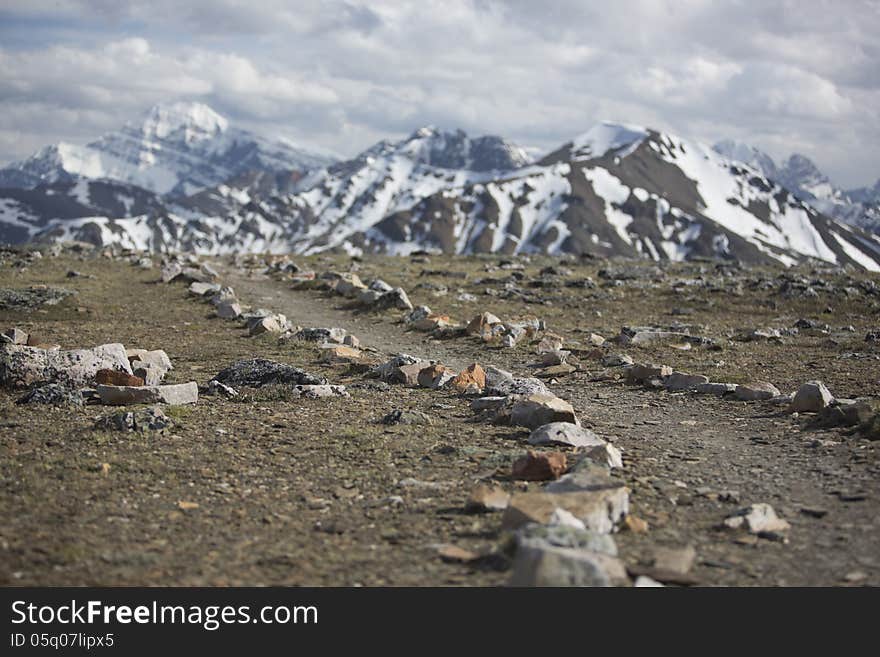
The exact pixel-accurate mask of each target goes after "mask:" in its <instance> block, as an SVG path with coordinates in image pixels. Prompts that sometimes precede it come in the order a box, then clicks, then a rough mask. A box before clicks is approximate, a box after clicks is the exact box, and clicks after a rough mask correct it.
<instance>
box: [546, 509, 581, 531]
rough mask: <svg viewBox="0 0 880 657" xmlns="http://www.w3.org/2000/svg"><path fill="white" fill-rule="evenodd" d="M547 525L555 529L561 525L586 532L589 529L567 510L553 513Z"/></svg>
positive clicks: (557, 510) (558, 510)
mask: <svg viewBox="0 0 880 657" xmlns="http://www.w3.org/2000/svg"><path fill="white" fill-rule="evenodd" d="M547 524H548V525H551V526H554V527H555V526H557V525H559V526H563V527H575V528H576V529H584V530H585V529H586V528H587V527H586V525H584V523H583V522H581V521H580V520H578V519H577V518H576V517H575V516H574V514H573V513H571V512H569V511H566V510H565V509H556V510H555V511H553V515H551V516H550V520H549V522H548V523H547Z"/></svg>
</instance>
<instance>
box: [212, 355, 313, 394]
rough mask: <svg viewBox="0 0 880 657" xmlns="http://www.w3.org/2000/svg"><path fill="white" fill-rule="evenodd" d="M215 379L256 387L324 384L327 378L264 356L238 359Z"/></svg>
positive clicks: (236, 384)
mask: <svg viewBox="0 0 880 657" xmlns="http://www.w3.org/2000/svg"><path fill="white" fill-rule="evenodd" d="M214 379H215V380H217V381H219V382H220V383H224V384H226V385H228V386H247V387H251V388H258V387H260V386H264V385H277V384H291V385H324V384H326V383H327V379H325V378H324V377H322V376H316V375H313V374H309V373H308V372H305V371H304V370H301V369H300V368H298V367H294V366H293V365H287V364H286V363H279V362H276V361H272V360H267V359H265V358H250V359H246V360H239V361H236V362H235V363H233V364H232V365H230V366H229V367H227V368H225V369H223V370H221V371H220V372H219V373H218V374H217V376H215V377H214Z"/></svg>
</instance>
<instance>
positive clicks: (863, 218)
mask: <svg viewBox="0 0 880 657" xmlns="http://www.w3.org/2000/svg"><path fill="white" fill-rule="evenodd" d="M713 148H714V149H715V150H716V151H717V152H718V153H720V154H722V155H724V156H725V157H727V158H728V159H731V160H736V161H738V162H743V163H745V164H748V165H749V166H752V167H754V168H756V169H757V170H758V171H760V172H761V173H762V174H764V176H766V177H767V178H769V179H770V180H774V181H776V182H778V183H780V184H781V185H782V186H784V187H785V188H786V189H789V190H791V192H792V193H793V194H794V195H795V196H797V197H798V198H799V199H801V200H802V201H804V202H806V203H808V204H809V205H811V206H813V207H814V208H816V209H817V210H819V211H820V212H822V213H824V214H827V215H829V216H831V217H834V218H835V219H840V220H841V221H843V222H845V223H848V224H852V225H855V226H859V227H861V228H864V229H865V230H869V231H873V232H875V233H880V180H878V181H877V184H875V185H874V187H873V188H867V187H862V188H859V189H853V190H848V191H847V190H844V189H842V188H840V187H837V186H836V185H835V184H834V183H833V182H831V180H830V179H829V178H828V176H826V175H825V174H824V173H822V171H820V170H819V168H818V167H817V166H816V165H815V164H814V163H813V162H812V160H810V159H809V158H808V157H806V156H804V155H801V154H799V153H794V154H793V155H791V156H790V157H789V158H788V159H786V160H785V161H784V162H783V163H782V166H777V165H776V163H775V162H774V161H773V158H771V157H770V156H769V155H767V154H766V153H764V152H762V151H760V150H759V149H757V148H755V147H753V146H749V145H748V144H744V143H742V142H736V141H732V140H725V141H721V142H718V143H717V144H715V146H714V147H713Z"/></svg>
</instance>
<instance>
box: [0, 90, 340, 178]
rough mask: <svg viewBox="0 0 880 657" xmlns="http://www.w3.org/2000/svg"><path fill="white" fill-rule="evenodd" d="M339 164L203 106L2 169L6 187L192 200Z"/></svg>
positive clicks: (179, 108) (158, 112) (174, 110)
mask: <svg viewBox="0 0 880 657" xmlns="http://www.w3.org/2000/svg"><path fill="white" fill-rule="evenodd" d="M332 161H333V158H331V157H328V156H326V155H321V154H318V153H313V152H311V151H307V150H304V149H302V148H298V147H296V146H294V145H293V144H291V143H289V142H287V141H285V140H281V139H274V140H273V139H267V138H265V137H262V136H259V135H255V134H253V133H251V132H248V131H245V130H241V129H239V128H236V127H233V126H231V125H230V124H229V122H228V121H227V120H226V119H225V118H224V117H222V116H220V115H219V114H217V113H216V112H215V111H214V110H212V109H211V108H210V107H208V106H206V105H203V104H200V103H184V102H180V103H171V104H160V105H156V106H155V107H153V108H152V109H151V110H150V111H149V112H147V114H146V115H145V116H144V117H143V118H142V120H141V121H138V122H131V123H128V124H126V125H125V126H124V127H123V128H122V129H121V130H118V131H116V132H112V133H109V134H107V135H104V136H103V137H101V138H100V139H98V140H97V141H94V142H92V143H90V144H87V145H86V146H76V145H73V144H68V143H64V142H62V143H58V144H53V145H51V146H46V147H45V148H43V149H42V150H40V151H39V152H38V153H36V154H35V155H33V156H32V157H30V158H28V159H26V160H23V161H21V162H17V163H14V164H12V165H10V166H8V167H6V168H4V169H2V170H0V187H24V188H30V187H35V186H37V185H39V184H40V183H54V182H65V181H72V180H76V179H80V178H88V179H109V180H114V181H118V182H125V183H130V184H133V185H137V186H139V187H143V188H145V189H147V190H150V191H153V192H156V193H159V194H171V195H176V196H180V195H187V194H192V193H195V192H196V191H198V190H199V189H201V188H205V187H212V186H214V185H218V184H220V183H222V182H224V181H226V180H228V179H229V178H231V177H233V176H236V175H239V174H241V173H243V172H246V171H252V170H260V171H283V170H299V171H304V170H307V169H312V168H316V167H321V166H324V165H327V164H329V163H331V162H332Z"/></svg>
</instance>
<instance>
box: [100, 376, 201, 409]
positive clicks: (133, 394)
mask: <svg viewBox="0 0 880 657" xmlns="http://www.w3.org/2000/svg"><path fill="white" fill-rule="evenodd" d="M95 390H96V392H97V393H98V397H99V398H100V399H101V403H102V404H108V405H110V406H126V405H128V404H155V403H161V404H169V405H171V406H177V405H180V404H194V403H196V402H197V401H198V399H199V386H198V384H197V383H196V382H195V381H190V382H189V383H178V384H176V385H168V386H105V385H99V386H96V387H95Z"/></svg>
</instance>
